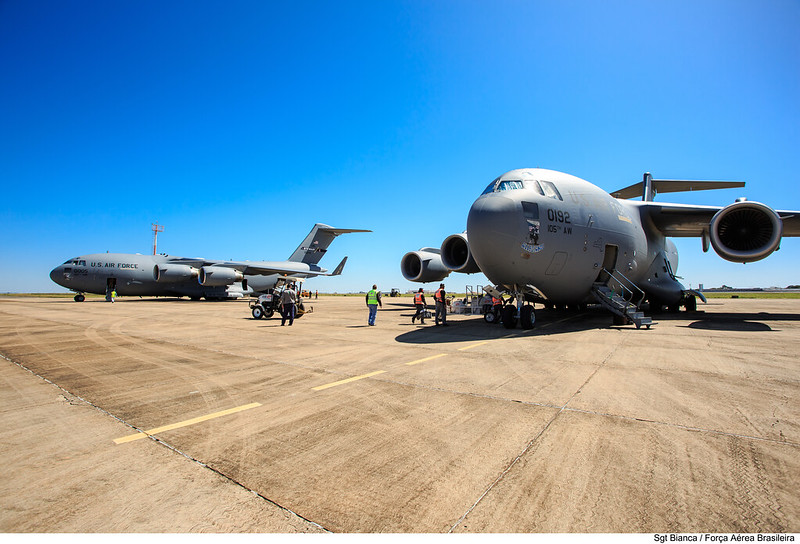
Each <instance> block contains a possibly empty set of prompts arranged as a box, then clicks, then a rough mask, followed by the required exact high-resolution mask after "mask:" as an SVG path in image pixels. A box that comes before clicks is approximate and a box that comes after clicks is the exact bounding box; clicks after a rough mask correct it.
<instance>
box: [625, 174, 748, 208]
mask: <svg viewBox="0 0 800 544" xmlns="http://www.w3.org/2000/svg"><path fill="white" fill-rule="evenodd" d="M736 187H744V182H743V181H698V180H689V179H653V178H652V176H651V175H650V173H649V172H648V173H646V174H645V175H644V179H643V180H642V181H640V182H639V183H634V184H633V185H629V186H628V187H625V188H624V189H620V190H618V191H614V192H613V193H611V196H613V197H614V198H621V199H627V198H634V197H637V196H641V197H642V200H644V201H652V200H653V199H654V198H655V196H656V195H657V194H658V193H683V192H688V191H710V190H712V189H733V188H736Z"/></svg>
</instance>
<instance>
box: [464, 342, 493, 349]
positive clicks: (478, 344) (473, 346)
mask: <svg viewBox="0 0 800 544" xmlns="http://www.w3.org/2000/svg"><path fill="white" fill-rule="evenodd" d="M488 343H489V342H478V343H477V344H472V345H471V346H464V347H463V348H458V351H464V350H467V349H472V348H477V347H478V346H482V345H484V344H488Z"/></svg>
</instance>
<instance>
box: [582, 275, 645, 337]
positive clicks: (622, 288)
mask: <svg viewBox="0 0 800 544" xmlns="http://www.w3.org/2000/svg"><path fill="white" fill-rule="evenodd" d="M598 278H599V279H598V281H597V282H595V283H594V285H593V286H592V294H593V295H594V298H595V299H597V302H599V303H600V304H601V305H602V306H603V307H604V308H605V309H606V310H608V311H609V312H611V313H612V314H614V315H615V316H617V318H615V320H614V323H615V324H619V325H626V324H628V323H633V324H634V325H636V328H637V329H639V328H641V327H642V325H644V327H645V328H647V329H649V328H650V325H652V324H653V319H652V318H650V317H647V316H646V315H644V312H641V311H639V306H640V305H641V304H642V301H644V291H642V290H641V289H639V288H638V287H637V286H636V285H635V284H634V283H633V282H632V281H630V280H629V279H628V278H626V277H625V276H624V275H623V274H622V273H621V272H619V271H616V270H612V271H608V270H606V269H605V268H604V269H603V271H602V272H601V273H600V275H599V276H598ZM603 280H605V281H603Z"/></svg>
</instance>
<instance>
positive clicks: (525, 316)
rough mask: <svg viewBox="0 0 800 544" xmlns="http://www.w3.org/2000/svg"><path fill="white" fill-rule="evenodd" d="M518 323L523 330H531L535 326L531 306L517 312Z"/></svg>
mask: <svg viewBox="0 0 800 544" xmlns="http://www.w3.org/2000/svg"><path fill="white" fill-rule="evenodd" d="M519 323H520V325H522V328H523V329H532V328H533V327H534V325H535V324H536V312H535V311H534V309H533V306H523V307H522V309H521V310H520V311H519Z"/></svg>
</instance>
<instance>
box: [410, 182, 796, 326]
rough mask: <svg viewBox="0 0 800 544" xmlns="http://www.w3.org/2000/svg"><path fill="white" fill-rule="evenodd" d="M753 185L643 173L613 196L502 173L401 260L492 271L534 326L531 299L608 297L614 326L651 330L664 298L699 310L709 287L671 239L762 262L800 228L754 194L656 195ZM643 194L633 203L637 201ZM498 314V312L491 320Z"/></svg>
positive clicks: (420, 268) (563, 301)
mask: <svg viewBox="0 0 800 544" xmlns="http://www.w3.org/2000/svg"><path fill="white" fill-rule="evenodd" d="M733 187H744V183H743V182H730V181H690V180H659V179H653V177H652V176H651V175H650V174H649V173H645V174H644V177H643V179H642V181H641V182H640V183H636V184H634V185H631V186H629V187H625V188H624V189H620V190H619V191H615V192H613V193H611V194H609V193H607V192H605V191H603V190H602V189H600V188H599V187H597V186H595V185H593V184H591V183H589V182H588V181H585V180H582V179H580V178H577V177H575V176H571V175H569V174H565V173H562V172H556V171H553V170H545V169H539V168H531V169H519V170H512V171H510V172H507V173H505V174H503V175H502V176H500V177H499V178H497V179H495V180H494V181H492V182H491V183H490V184H489V186H488V187H486V190H484V191H483V193H482V194H481V195H480V196H479V197H478V199H477V200H476V201H475V202H474V203H473V204H472V208H471V209H470V211H469V216H468V217H467V230H466V232H464V233H461V234H453V235H451V236H449V237H447V238H446V239H445V240H444V242H443V243H442V245H441V247H440V248H430V247H425V248H422V249H420V250H419V251H412V252H409V253H406V254H405V255H404V256H403V258H402V260H401V263H400V268H401V271H402V273H403V276H404V277H405V278H406V279H407V280H410V281H415V282H423V283H424V282H431V281H441V280H442V279H444V278H445V277H446V276H448V275H449V274H450V273H451V272H464V273H468V274H469V273H475V272H482V273H483V274H484V275H485V276H486V277H487V278H488V279H489V281H491V282H493V283H494V284H496V287H494V288H492V287H489V288H487V289H486V290H487V292H489V293H491V294H493V295H494V296H497V297H500V295H503V294H507V295H510V296H511V297H513V300H516V305H512V304H508V305H506V306H504V307H503V309H502V311H501V315H502V322H503V324H504V325H505V326H506V327H507V328H514V327H515V326H516V323H517V320H519V321H520V323H521V326H522V327H523V328H525V329H530V328H533V326H534V323H535V320H536V314H535V312H534V309H533V305H532V304H533V303H536V302H539V303H543V304H545V306H553V305H555V306H560V305H573V306H578V307H580V306H582V305H585V304H587V303H593V302H594V303H600V304H602V305H603V306H604V307H605V308H606V309H608V310H609V311H611V312H612V313H613V314H614V315H615V319H614V322H615V324H626V323H633V324H635V325H636V327H637V328H639V327H640V326H641V325H645V326H647V327H648V328H649V326H650V324H651V323H652V321H651V318H650V317H647V316H644V314H643V313H642V312H641V311H640V310H641V306H642V303H643V302H645V301H647V302H648V303H649V308H650V311H651V312H654V313H655V312H658V311H661V310H662V309H663V308H664V307H665V306H666V307H667V308H668V309H670V310H671V311H677V310H678V309H679V308H680V307H681V306H683V307H685V308H686V309H687V310H689V311H693V310H695V309H696V306H697V298H696V297H699V298H701V299H702V300H703V301H704V302H705V297H703V295H702V293H699V292H697V291H692V290H688V289H686V288H685V287H684V286H683V285H682V284H681V283H680V282H679V281H678V277H677V276H676V275H675V273H676V271H677V269H678V252H677V248H676V247H675V244H674V243H673V242H672V241H671V240H670V239H669V238H668V237H670V236H672V237H685V236H697V237H700V238H701V239H702V244H703V251H708V249H709V246H710V247H713V248H714V250H715V251H716V252H717V254H718V255H719V256H720V257H722V258H723V259H726V260H728V261H732V262H739V263H749V262H753V261H758V260H761V259H763V258H765V257H767V256H768V255H770V254H771V253H772V252H773V251H776V250H777V249H779V246H780V241H781V237H782V236H800V212H797V211H775V210H773V209H772V208H770V207H768V206H766V205H764V204H761V203H759V202H751V201H748V200H746V199H744V198H740V199H737V200H736V201H735V202H734V203H732V204H729V205H727V206H724V207H716V206H691V205H685V204H665V203H660V202H654V198H655V196H656V194H658V193H670V192H681V191H699V190H709V189H723V188H733ZM637 196H639V197H641V200H639V201H635V200H626V199H630V198H633V197H637ZM487 321H488V319H487Z"/></svg>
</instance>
